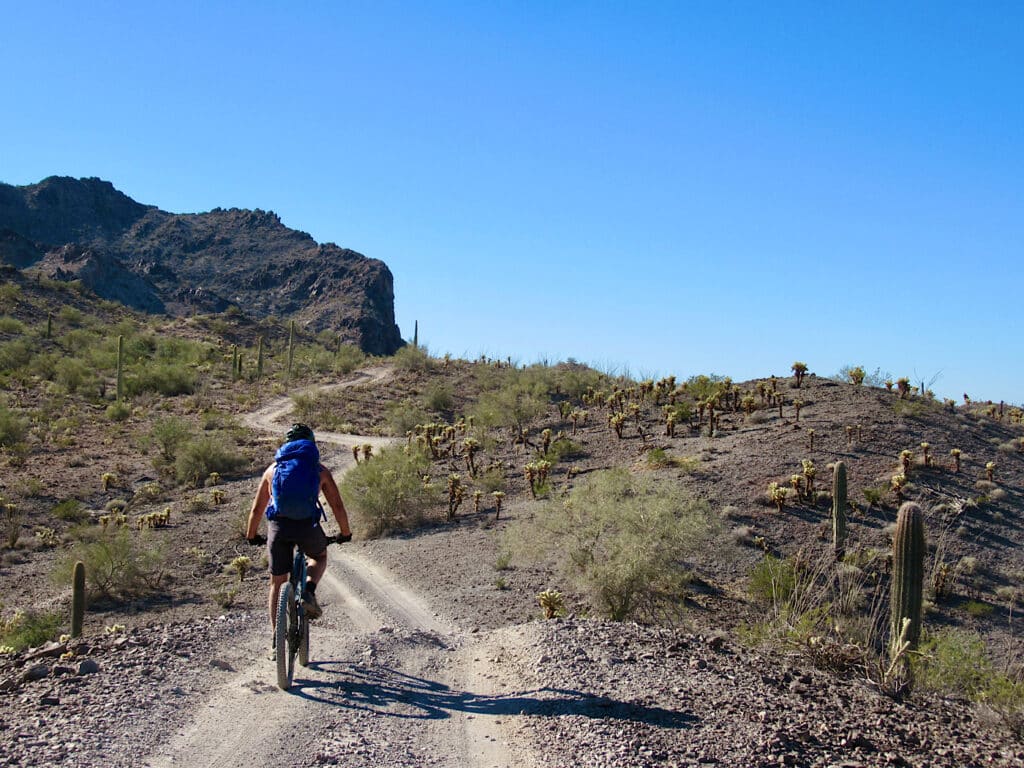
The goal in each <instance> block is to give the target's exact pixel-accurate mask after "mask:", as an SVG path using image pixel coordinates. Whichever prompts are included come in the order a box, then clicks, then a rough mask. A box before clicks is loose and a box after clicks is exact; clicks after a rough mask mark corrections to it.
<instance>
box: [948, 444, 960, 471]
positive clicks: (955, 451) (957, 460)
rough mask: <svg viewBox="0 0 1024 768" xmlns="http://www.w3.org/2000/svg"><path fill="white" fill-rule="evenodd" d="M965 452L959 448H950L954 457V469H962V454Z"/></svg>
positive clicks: (950, 453)
mask: <svg viewBox="0 0 1024 768" xmlns="http://www.w3.org/2000/svg"><path fill="white" fill-rule="evenodd" d="M962 453H963V452H962V451H961V450H960V449H959V448H953V449H951V450H950V452H949V455H950V456H952V457H953V471H954V472H959V471H960V456H961V454H962Z"/></svg>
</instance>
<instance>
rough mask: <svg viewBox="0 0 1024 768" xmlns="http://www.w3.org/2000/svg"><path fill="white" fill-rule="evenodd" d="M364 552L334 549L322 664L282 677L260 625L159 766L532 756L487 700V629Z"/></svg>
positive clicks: (495, 765)
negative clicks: (289, 679)
mask: <svg viewBox="0 0 1024 768" xmlns="http://www.w3.org/2000/svg"><path fill="white" fill-rule="evenodd" d="M389 373H390V372H389V371H388V370H387V369H376V370H373V371H370V372H365V373H363V374H362V376H361V377H360V378H359V379H357V380H355V381H350V382H347V383H345V384H342V385H339V386H351V385H352V384H355V383H365V382H366V381H382V380H383V379H385V378H386V377H387V375H388V374H389ZM290 409H291V398H290V397H282V398H279V399H277V400H275V401H274V402H272V403H270V404H269V405H267V406H266V407H264V408H261V409H260V410H259V411H257V412H255V413H253V414H250V415H249V416H248V417H246V419H245V423H246V424H247V425H248V426H250V427H252V428H254V429H260V430H264V431H269V432H273V433H275V434H279V433H281V431H282V429H283V426H284V424H283V422H282V420H283V419H285V417H286V416H287V414H288V412H289V411H290ZM317 440H318V441H319V442H321V443H332V444H335V445H339V446H351V445H363V444H366V443H369V444H371V445H374V446H375V447H380V446H383V445H387V444H388V443H389V442H390V441H389V440H387V439H383V438H379V437H367V436H362V435H344V434H333V433H326V432H319V433H317ZM351 464H352V457H351V453H350V451H343V452H342V453H341V454H340V455H339V456H338V457H337V459H336V460H335V461H334V462H332V466H331V467H330V468H331V470H332V471H333V472H334V473H335V476H336V477H337V476H338V475H340V474H341V473H342V472H344V471H345V470H346V469H347V468H348V467H349V466H351ZM355 550H356V548H355V547H348V546H343V547H332V548H331V550H330V564H329V569H328V572H327V574H326V575H325V576H324V579H323V581H322V582H321V588H320V590H319V591H318V595H319V596H320V600H321V604H322V605H323V606H324V609H325V611H324V617H323V618H322V619H321V620H319V621H317V622H316V623H315V624H314V626H313V630H312V633H311V654H310V656H311V658H312V659H313V664H312V665H311V666H310V667H308V668H303V667H298V666H297V667H296V674H295V677H296V679H295V683H294V685H293V688H292V690H291V691H289V692H287V693H286V692H283V691H280V690H279V689H278V688H277V687H276V686H275V685H274V664H273V662H272V661H270V659H269V657H268V655H267V654H268V651H269V634H270V633H269V630H268V631H267V632H266V633H265V634H263V633H256V634H255V635H254V636H253V637H251V638H249V639H248V640H247V642H246V647H245V648H244V649H241V650H243V651H244V653H243V654H242V655H243V656H244V657H246V658H249V659H252V661H251V663H250V664H248V665H246V664H244V663H242V664H239V667H240V670H239V671H238V672H237V674H235V675H233V676H232V678H231V679H230V680H229V681H228V682H227V683H226V684H224V685H222V686H221V687H220V688H218V689H217V690H214V691H213V692H212V693H211V695H210V696H209V698H208V699H207V701H206V702H205V703H204V705H203V706H202V707H201V708H200V709H199V710H198V711H197V712H195V713H194V715H193V718H192V720H191V722H190V723H189V724H188V725H186V726H185V727H184V728H183V729H181V730H180V731H179V732H178V733H176V734H175V735H174V736H173V737H172V738H171V739H170V740H169V742H168V743H167V744H165V745H164V746H163V748H161V749H160V750H159V751H158V752H157V753H156V754H154V755H152V756H151V757H150V758H149V759H148V761H147V762H146V764H147V765H148V766H151V768H166V767H168V766H176V765H188V766H217V768H231V767H232V766H238V767H239V768H242V767H243V766H244V767H245V768H250V766H252V765H275V766H279V768H286V767H287V766H304V765H310V764H314V763H317V764H319V763H329V764H333V765H343V766H366V765H390V766H426V765H429V766H443V767H444V768H449V767H450V768H456V767H459V768H461V767H464V766H469V767H474V766H475V767H477V768H511V766H512V765H513V764H515V765H516V766H517V767H519V768H522V767H523V766H529V765H530V764H531V761H529V760H528V759H526V758H527V756H526V755H523V754H516V755H514V756H513V755H512V754H511V752H510V750H509V749H508V747H507V745H506V743H505V735H506V733H507V732H508V731H507V729H508V728H509V723H510V720H511V719H512V718H510V717H509V715H508V714H507V713H505V714H503V715H502V714H501V713H500V712H499V711H498V710H497V709H496V708H492V712H491V713H488V708H487V707H486V706H484V704H486V702H488V701H490V700H491V697H492V696H493V695H494V694H495V691H493V690H491V689H490V688H489V685H490V683H489V680H488V679H487V677H485V675H484V674H482V672H481V670H480V669H479V664H480V661H479V660H480V656H481V653H480V651H479V649H478V648H477V647H476V646H477V645H478V643H477V642H476V638H475V637H474V636H473V635H472V634H471V633H468V632H463V631H461V630H460V629H459V628H458V627H455V626H453V625H452V624H450V623H449V622H447V621H446V620H445V619H443V618H441V617H440V616H438V615H437V613H436V612H435V611H434V610H433V609H432V608H431V607H430V606H429V605H427V604H426V602H425V601H424V600H423V599H421V598H420V597H419V596H417V595H416V594H415V593H414V592H413V591H412V590H411V589H410V588H409V587H408V586H406V585H403V584H402V583H400V582H399V581H398V580H397V579H396V578H395V577H394V576H393V575H391V574H390V573H388V572H387V571H386V570H385V569H384V568H382V567H380V566H379V565H377V564H375V563H373V562H371V561H369V560H368V559H366V558H365V557H363V556H361V555H360V554H359V553H358V552H357V551H355ZM236 650H238V649H236ZM243 667H244V668H243ZM471 687H473V688H475V690H470V688H471Z"/></svg>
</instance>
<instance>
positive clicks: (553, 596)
mask: <svg viewBox="0 0 1024 768" xmlns="http://www.w3.org/2000/svg"><path fill="white" fill-rule="evenodd" d="M537 602H538V603H540V607H541V609H542V610H543V611H544V618H545V619H553V618H555V617H556V616H564V615H565V598H563V597H562V593H561V592H559V591H558V590H557V589H545V590H544V591H543V592H541V593H540V594H539V595H537Z"/></svg>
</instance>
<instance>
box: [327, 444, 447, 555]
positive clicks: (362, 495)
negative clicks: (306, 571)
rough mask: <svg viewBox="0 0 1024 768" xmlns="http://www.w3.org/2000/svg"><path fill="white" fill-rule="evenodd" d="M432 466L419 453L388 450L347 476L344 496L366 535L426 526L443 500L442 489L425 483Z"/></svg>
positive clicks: (343, 487)
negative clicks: (431, 514) (429, 514)
mask: <svg viewBox="0 0 1024 768" xmlns="http://www.w3.org/2000/svg"><path fill="white" fill-rule="evenodd" d="M429 467H430V460H429V459H428V458H427V457H426V456H424V455H423V454H421V453H419V452H417V451H411V452H408V453H406V452H405V451H403V450H401V449H398V448H385V449H384V450H382V451H381V452H380V453H378V454H376V455H375V456H374V457H373V458H372V459H370V460H369V461H363V462H360V463H359V464H357V465H356V466H355V467H353V468H352V469H350V470H349V471H348V473H346V475H345V479H344V481H343V482H342V487H341V490H342V496H343V497H344V499H345V501H346V503H347V505H348V506H350V507H351V508H352V509H353V511H354V512H355V514H356V515H357V516H358V520H359V522H360V525H361V527H363V529H364V530H363V533H364V535H365V536H367V537H369V538H376V537H378V536H383V535H386V534H388V533H394V532H398V531H406V530H409V529H411V528H414V527H416V526H418V525H420V524H422V522H423V521H424V520H425V518H426V514H427V511H428V510H429V509H430V507H431V506H433V505H434V504H439V503H440V500H441V492H440V489H439V488H438V487H437V486H432V485H431V486H428V485H426V484H425V483H424V482H423V475H424V474H425V473H426V472H427V470H428V469H429Z"/></svg>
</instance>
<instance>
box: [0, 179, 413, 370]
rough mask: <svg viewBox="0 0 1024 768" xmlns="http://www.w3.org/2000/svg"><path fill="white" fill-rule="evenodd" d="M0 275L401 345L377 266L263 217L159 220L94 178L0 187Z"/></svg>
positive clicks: (388, 347) (373, 344)
mask: <svg viewBox="0 0 1024 768" xmlns="http://www.w3.org/2000/svg"><path fill="white" fill-rule="evenodd" d="M0 263H6V264H8V265H12V266H14V267H17V268H19V269H29V268H30V269H34V270H38V271H39V272H41V273H42V274H44V275H46V276H49V277H53V278H56V279H61V280H80V281H81V282H82V284H83V285H84V286H85V287H87V288H89V289H90V290H92V291H94V292H95V293H96V294H97V295H99V296H100V297H102V298H104V299H109V300H112V301H118V302H120V303H122V304H125V305H127V306H130V307H133V308H135V309H139V310H142V311H144V312H149V313H163V312H166V313H170V314H175V315H191V314H194V313H196V312H224V311H225V310H228V309H231V308H234V309H235V310H238V311H239V312H241V313H242V314H244V315H247V316H248V317H250V318H252V319H255V320H259V319H262V318H264V317H267V316H270V315H274V316H278V317H290V318H295V319H296V321H298V322H300V323H302V324H303V325H304V326H305V327H306V328H307V329H308V330H310V331H312V332H314V333H316V332H319V331H323V330H330V331H333V332H335V333H338V334H340V336H341V340H342V341H343V342H345V343H349V344H354V345H356V346H358V347H360V348H361V349H362V350H363V351H364V352H368V353H371V354H380V355H388V354H391V353H393V352H394V351H395V350H397V349H398V348H399V347H401V345H402V338H401V334H400V333H399V330H398V326H397V325H396V324H395V313H394V281H393V278H392V275H391V272H390V270H389V269H388V268H387V266H386V265H385V264H384V263H383V262H381V261H378V260H376V259H369V258H366V257H365V256H363V255H361V254H359V253H356V252H355V251H352V250H349V249H347V248H340V247H338V246H337V245H335V244H333V243H325V244H318V243H316V242H315V241H314V240H313V238H312V237H310V236H309V235H308V234H306V233H305V232H299V231H297V230H294V229H289V228H288V227H286V226H285V225H284V224H282V223H281V220H280V219H279V218H278V216H277V214H275V213H273V212H270V211H262V210H258V209H257V210H252V211H250V210H240V209H237V208H231V209H228V210H224V209H220V208H217V209H214V210H212V211H209V212H207V213H191V214H175V213H168V212H167V211H162V210H160V209H158V208H156V207H155V206H151V205H143V204H141V203H138V202H136V201H134V200H132V199H131V198H130V197H128V196H127V195H125V194H123V193H122V192H119V191H118V190H117V189H115V188H114V187H113V185H112V184H111V183H110V182H108V181H103V180H100V179H96V178H86V179H73V178H68V177H60V176H51V177H49V178H46V179H44V180H43V181H41V182H39V183H38V184H32V185H28V186H22V187H18V186H11V185H9V184H0Z"/></svg>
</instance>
